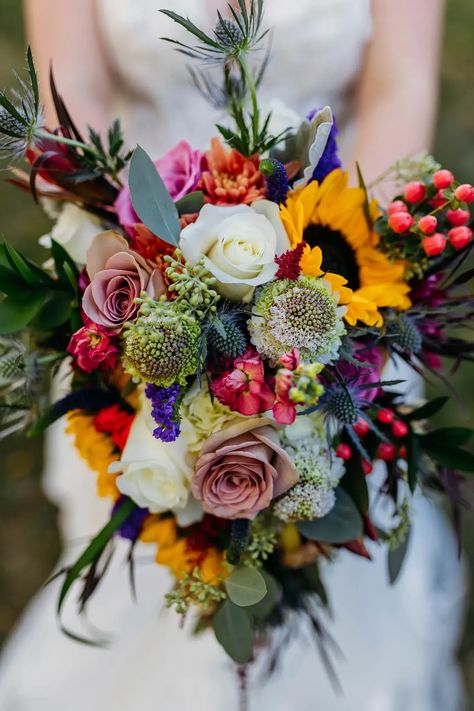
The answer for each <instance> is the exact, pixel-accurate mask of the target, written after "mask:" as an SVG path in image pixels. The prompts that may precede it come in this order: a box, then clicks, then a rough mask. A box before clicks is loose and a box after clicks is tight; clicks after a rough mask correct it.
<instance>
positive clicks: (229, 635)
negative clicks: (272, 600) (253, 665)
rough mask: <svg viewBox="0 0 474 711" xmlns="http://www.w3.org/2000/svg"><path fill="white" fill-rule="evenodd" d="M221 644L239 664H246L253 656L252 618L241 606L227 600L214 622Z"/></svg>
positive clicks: (217, 637)
mask: <svg viewBox="0 0 474 711" xmlns="http://www.w3.org/2000/svg"><path fill="white" fill-rule="evenodd" d="M212 625H213V628H214V633H215V635H216V639H217V641H218V642H219V644H221V645H222V647H224V649H225V651H226V652H227V654H228V655H229V657H231V658H232V659H233V660H234V662H237V664H246V663H247V662H249V661H250V659H251V658H252V651H253V631H252V625H251V622H250V618H249V616H248V614H247V613H246V612H244V610H243V609H242V608H241V607H238V606H237V605H234V603H233V602H231V601H230V600H226V601H225V602H224V603H223V604H222V605H221V607H220V608H219V610H218V611H217V613H216V614H215V616H214V620H213V622H212Z"/></svg>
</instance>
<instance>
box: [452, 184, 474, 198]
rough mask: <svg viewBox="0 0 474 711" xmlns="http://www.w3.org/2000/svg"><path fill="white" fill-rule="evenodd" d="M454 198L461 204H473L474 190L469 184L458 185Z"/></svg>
mask: <svg viewBox="0 0 474 711" xmlns="http://www.w3.org/2000/svg"><path fill="white" fill-rule="evenodd" d="M454 197H455V198H456V200H459V202H472V201H473V200H474V188H473V187H472V185H469V183H463V184H462V185H458V187H457V188H456V190H455V191H454Z"/></svg>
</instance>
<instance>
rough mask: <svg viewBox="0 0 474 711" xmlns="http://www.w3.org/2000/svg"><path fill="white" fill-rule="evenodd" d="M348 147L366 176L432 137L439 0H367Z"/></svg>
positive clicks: (369, 177)
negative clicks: (368, 34) (368, 15)
mask: <svg viewBox="0 0 474 711" xmlns="http://www.w3.org/2000/svg"><path fill="white" fill-rule="evenodd" d="M372 11H373V21H374V33H373V40H372V42H371V43H370V46H369V48H368V50H367V55H366V59H365V64H364V67H363V70H362V73H361V76H360V80H359V85H358V92H357V137H356V142H355V147H354V152H353V158H354V160H353V161H351V164H353V163H354V161H355V160H358V161H359V163H360V165H361V168H362V171H363V173H364V175H365V176H366V179H367V180H368V181H371V180H373V179H374V178H376V177H377V176H378V175H380V174H381V173H382V172H383V171H384V170H386V168H387V167H388V166H389V165H390V164H392V163H393V162H394V161H395V160H396V159H399V158H401V157H404V156H407V155H408V154H412V153H414V152H418V151H420V150H422V149H429V148H430V146H431V143H432V138H433V130H434V122H435V117H436V105H437V95H438V64H439V54H440V43H441V42H440V41H441V34H442V27H443V11H444V0H372Z"/></svg>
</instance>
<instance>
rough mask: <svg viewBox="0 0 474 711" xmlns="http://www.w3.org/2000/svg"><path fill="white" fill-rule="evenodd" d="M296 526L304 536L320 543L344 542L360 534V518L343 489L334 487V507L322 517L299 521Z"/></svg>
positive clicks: (361, 529)
mask: <svg viewBox="0 0 474 711" xmlns="http://www.w3.org/2000/svg"><path fill="white" fill-rule="evenodd" d="M298 528H299V530H300V531H301V533H302V534H303V536H306V538H309V539H310V540H312V541H320V542H322V543H346V542H347V541H353V540H354V539H356V538H359V536H361V535H362V531H363V525H362V518H361V516H360V513H359V511H358V510H357V507H356V505H355V504H354V502H353V500H352V499H351V497H350V496H349V494H347V493H346V492H345V491H344V489H342V488H341V487H338V488H337V489H336V503H335V505H334V508H333V509H331V511H330V512H329V513H328V514H327V515H326V516H324V517H323V518H316V519H314V520H313V521H300V522H299V523H298Z"/></svg>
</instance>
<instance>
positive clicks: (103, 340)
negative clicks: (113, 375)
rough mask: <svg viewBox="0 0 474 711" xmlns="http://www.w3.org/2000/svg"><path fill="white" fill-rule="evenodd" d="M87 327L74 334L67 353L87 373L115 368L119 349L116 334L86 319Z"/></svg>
mask: <svg viewBox="0 0 474 711" xmlns="http://www.w3.org/2000/svg"><path fill="white" fill-rule="evenodd" d="M84 321H85V325H84V326H83V327H82V328H80V329H79V330H78V331H76V333H73V335H72V336H71V340H70V341H69V345H68V347H67V352H68V353H70V354H71V355H72V356H73V358H74V359H75V361H76V363H77V365H78V366H79V368H80V369H81V370H84V371H85V372H86V373H92V371H93V370H96V369H97V368H100V367H102V368H110V369H112V368H115V366H116V365H117V354H118V352H119V349H118V347H117V344H116V342H115V334H114V333H113V331H108V330H107V329H106V328H104V327H103V326H98V325H97V324H95V323H94V322H93V321H91V320H90V319H88V318H87V317H85V320H84Z"/></svg>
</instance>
